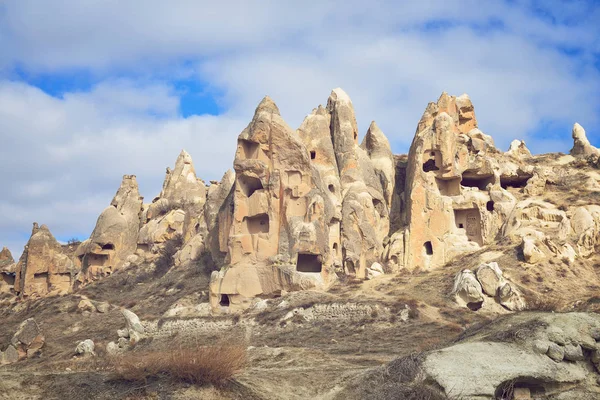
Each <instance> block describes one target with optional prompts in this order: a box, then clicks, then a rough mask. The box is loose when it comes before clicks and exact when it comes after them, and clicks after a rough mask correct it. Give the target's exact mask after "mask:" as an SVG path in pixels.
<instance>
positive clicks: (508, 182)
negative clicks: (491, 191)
mask: <svg viewBox="0 0 600 400" xmlns="http://www.w3.org/2000/svg"><path fill="white" fill-rule="evenodd" d="M532 176H533V175H521V176H501V177H500V186H502V189H508V188H509V187H511V188H517V189H520V188H524V187H525V186H527V181H528V180H529V179H530V178H531V177H532Z"/></svg>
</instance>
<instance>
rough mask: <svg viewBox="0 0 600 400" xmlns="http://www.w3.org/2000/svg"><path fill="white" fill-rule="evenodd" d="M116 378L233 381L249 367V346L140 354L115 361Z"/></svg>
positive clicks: (221, 346) (198, 348) (116, 358)
mask: <svg viewBox="0 0 600 400" xmlns="http://www.w3.org/2000/svg"><path fill="white" fill-rule="evenodd" d="M112 364H113V367H114V370H115V374H116V378H117V379H121V380H127V381H144V380H147V379H149V378H156V377H160V376H167V377H169V378H171V379H172V380H174V381H179V382H185V383H191V384H197V385H203V384H208V383H211V384H218V383H222V382H224V381H227V380H228V379H230V378H232V377H233V376H234V375H235V374H236V373H238V372H239V371H241V370H242V369H243V368H244V366H245V364H246V347H245V346H242V345H234V344H218V345H213V346H198V347H192V346H189V347H184V346H179V347H177V348H175V349H173V350H155V351H139V352H131V353H127V354H126V355H124V356H116V357H114V358H113V359H112Z"/></svg>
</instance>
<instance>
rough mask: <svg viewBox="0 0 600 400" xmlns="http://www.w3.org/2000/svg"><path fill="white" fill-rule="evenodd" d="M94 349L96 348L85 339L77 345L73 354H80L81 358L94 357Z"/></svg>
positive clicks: (90, 341) (89, 340) (91, 342)
mask: <svg viewBox="0 0 600 400" xmlns="http://www.w3.org/2000/svg"><path fill="white" fill-rule="evenodd" d="M95 347H96V346H95V345H94V342H93V341H92V340H91V339H86V340H84V341H82V342H79V343H78V344H77V347H76V348H75V354H80V355H83V356H95V355H96V353H95V352H94V350H95Z"/></svg>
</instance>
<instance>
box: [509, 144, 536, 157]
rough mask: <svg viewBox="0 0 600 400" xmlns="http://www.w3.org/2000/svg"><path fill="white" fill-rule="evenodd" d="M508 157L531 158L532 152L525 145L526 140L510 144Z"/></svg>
mask: <svg viewBox="0 0 600 400" xmlns="http://www.w3.org/2000/svg"><path fill="white" fill-rule="evenodd" d="M506 154H507V155H509V156H511V157H515V158H527V157H531V152H530V151H529V149H528V148H527V146H526V145H525V141H524V140H513V141H512V142H510V148H509V149H508V151H507V152H506Z"/></svg>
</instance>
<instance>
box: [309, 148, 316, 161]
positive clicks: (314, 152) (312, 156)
mask: <svg viewBox="0 0 600 400" xmlns="http://www.w3.org/2000/svg"><path fill="white" fill-rule="evenodd" d="M316 157H317V152H316V151H314V150H311V151H310V159H311V160H314V159H315V158H316Z"/></svg>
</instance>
